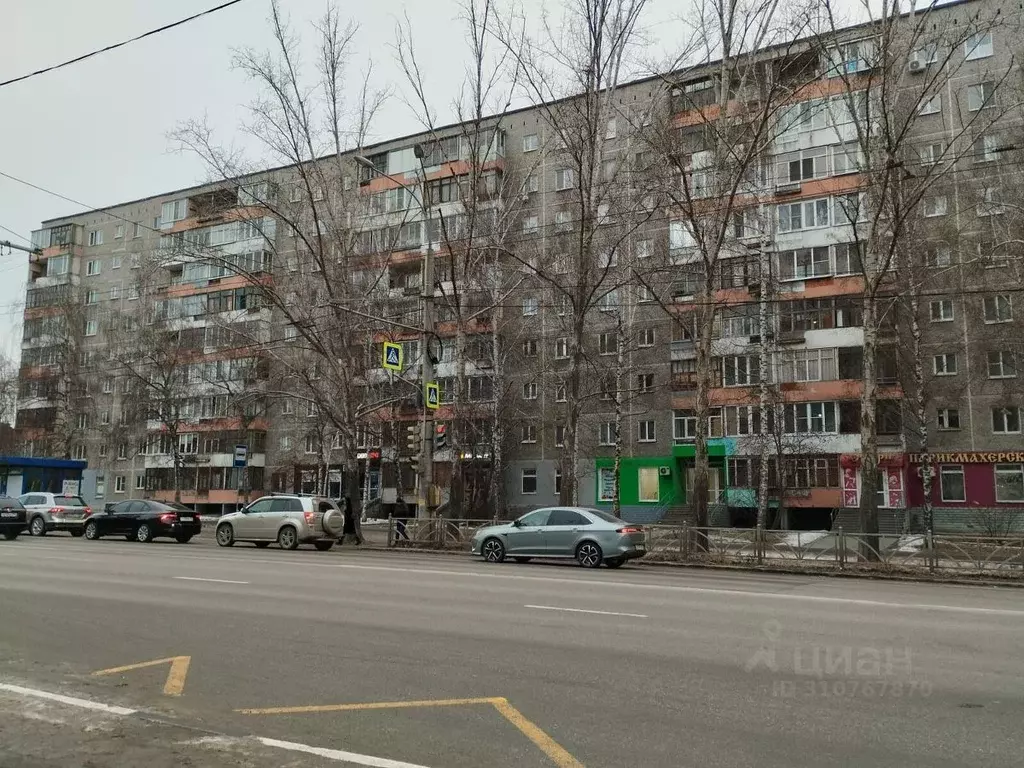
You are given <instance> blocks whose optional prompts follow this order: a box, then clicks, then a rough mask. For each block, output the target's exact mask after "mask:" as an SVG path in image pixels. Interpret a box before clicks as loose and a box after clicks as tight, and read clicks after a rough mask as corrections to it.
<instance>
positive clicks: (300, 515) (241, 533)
mask: <svg viewBox="0 0 1024 768" xmlns="http://www.w3.org/2000/svg"><path fill="white" fill-rule="evenodd" d="M344 530H345V515H344V513H343V512H342V511H341V510H340V509H339V508H338V505H337V504H335V503H334V502H333V501H331V500H330V499H325V498H323V497H320V496H296V495H284V494H281V495H273V496H264V497H263V498H261V499H256V501H254V502H252V504H250V505H249V506H247V507H242V509H240V510H239V511H238V512H232V513H231V514H229V515H224V516H223V517H221V518H220V519H219V520H218V521H217V543H218V544H220V545H221V546H222V547H230V546H231V545H232V544H234V543H235V542H236V541H251V542H252V543H253V544H255V545H256V546H257V547H269V546H270V544H271V543H272V542H275V541H276V542H277V543H278V544H280V545H281V548H282V549H295V548H296V547H298V546H299V544H312V545H313V546H314V547H316V548H317V549H318V550H320V551H321V552H326V551H327V550H328V549H330V548H331V547H333V546H334V542H335V541H337V539H338V537H339V536H341V534H342V532H343V531H344Z"/></svg>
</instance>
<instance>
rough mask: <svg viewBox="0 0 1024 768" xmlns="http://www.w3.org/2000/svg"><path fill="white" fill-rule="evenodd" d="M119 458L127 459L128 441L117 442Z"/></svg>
mask: <svg viewBox="0 0 1024 768" xmlns="http://www.w3.org/2000/svg"><path fill="white" fill-rule="evenodd" d="M117 458H119V459H127V458H128V443H118V444H117Z"/></svg>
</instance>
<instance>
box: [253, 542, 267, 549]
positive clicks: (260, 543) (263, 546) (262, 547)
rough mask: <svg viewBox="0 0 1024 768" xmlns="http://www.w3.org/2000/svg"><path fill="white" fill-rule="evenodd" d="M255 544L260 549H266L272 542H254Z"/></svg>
mask: <svg viewBox="0 0 1024 768" xmlns="http://www.w3.org/2000/svg"><path fill="white" fill-rule="evenodd" d="M254 543H255V544H256V546H257V547H258V548H259V549H266V548H267V547H269V546H270V542H269V541H257V542H254Z"/></svg>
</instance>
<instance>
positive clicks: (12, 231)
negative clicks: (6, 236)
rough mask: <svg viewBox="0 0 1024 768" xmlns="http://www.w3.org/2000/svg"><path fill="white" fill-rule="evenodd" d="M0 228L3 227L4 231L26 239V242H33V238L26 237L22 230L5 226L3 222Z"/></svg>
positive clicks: (20, 238)
mask: <svg viewBox="0 0 1024 768" xmlns="http://www.w3.org/2000/svg"><path fill="white" fill-rule="evenodd" d="M0 229H2V230H3V231H4V232H9V233H10V234H12V235H14V236H15V237H16V238H18V239H19V240H24V241H25V242H26V243H29V244H30V245H31V244H32V240H31V238H28V237H25V236H24V235H23V234H21V233H20V232H15V231H14V230H13V229H11V228H10V227H5V226H4V225H3V224H0Z"/></svg>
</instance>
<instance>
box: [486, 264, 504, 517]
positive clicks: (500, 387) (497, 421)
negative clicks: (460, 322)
mask: <svg viewBox="0 0 1024 768" xmlns="http://www.w3.org/2000/svg"><path fill="white" fill-rule="evenodd" d="M499 274H500V272H499ZM499 313H500V310H499V311H496V312H495V313H494V315H493V317H492V319H491V353H492V355H493V360H492V361H491V365H492V366H493V367H492V370H493V371H494V374H493V385H492V389H493V391H494V399H493V401H492V404H491V476H490V483H489V485H490V498H491V503H493V504H494V516H495V517H498V518H503V517H504V516H505V514H506V511H507V508H508V507H507V504H506V498H505V496H506V494H505V489H504V488H503V487H502V480H503V479H504V471H505V467H504V453H503V451H502V443H503V440H504V439H505V430H504V426H503V422H502V417H501V404H500V403H501V395H502V394H503V393H504V391H505V383H504V370H505V367H504V363H503V362H502V359H501V341H500V339H501V336H500V334H499V333H498V316H499Z"/></svg>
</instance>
